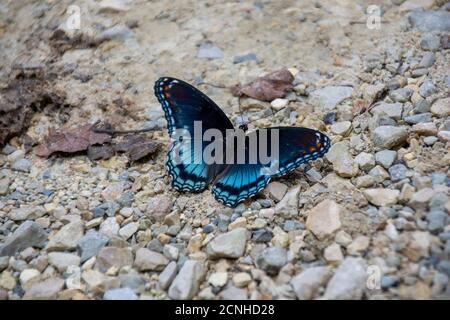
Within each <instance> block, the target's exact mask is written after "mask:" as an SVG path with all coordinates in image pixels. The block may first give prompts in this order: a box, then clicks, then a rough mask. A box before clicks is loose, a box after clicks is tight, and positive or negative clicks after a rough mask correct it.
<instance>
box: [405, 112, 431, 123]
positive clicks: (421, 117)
mask: <svg viewBox="0 0 450 320" xmlns="http://www.w3.org/2000/svg"><path fill="white" fill-rule="evenodd" d="M430 121H431V113H429V112H425V113H420V114H413V115H411V116H406V117H405V122H406V123H409V124H417V123H423V122H430Z"/></svg>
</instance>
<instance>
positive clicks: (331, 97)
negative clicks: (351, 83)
mask: <svg viewBox="0 0 450 320" xmlns="http://www.w3.org/2000/svg"><path fill="white" fill-rule="evenodd" d="M352 94H353V88H352V87H346V86H327V87H324V88H319V89H316V90H314V91H313V92H311V94H310V99H311V100H312V104H313V105H314V106H317V107H319V108H323V109H325V111H330V110H332V109H334V108H335V107H336V106H337V105H338V104H339V103H341V102H342V101H344V100H345V99H347V98H349V97H351V96H352Z"/></svg>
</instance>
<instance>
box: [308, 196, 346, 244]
mask: <svg viewBox="0 0 450 320" xmlns="http://www.w3.org/2000/svg"><path fill="white" fill-rule="evenodd" d="M340 212H341V208H340V206H339V205H338V204H337V203H336V202H334V201H332V200H324V201H322V202H321V203H319V204H318V205H316V206H315V207H314V208H312V209H311V210H310V211H309V213H308V217H307V219H306V228H307V229H308V230H310V231H311V232H312V233H314V235H315V236H316V237H317V238H319V239H324V238H326V237H327V236H329V235H331V234H333V233H334V232H335V231H336V230H338V229H339V228H340V227H341V221H340V217H339V215H340Z"/></svg>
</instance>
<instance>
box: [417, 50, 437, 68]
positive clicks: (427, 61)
mask: <svg viewBox="0 0 450 320" xmlns="http://www.w3.org/2000/svg"><path fill="white" fill-rule="evenodd" d="M435 62H436V56H435V54H434V53H433V52H425V53H424V54H423V57H422V60H420V63H419V66H420V67H422V68H430V67H432V66H433V65H434V63H435Z"/></svg>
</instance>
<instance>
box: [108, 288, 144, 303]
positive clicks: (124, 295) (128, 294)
mask: <svg viewBox="0 0 450 320" xmlns="http://www.w3.org/2000/svg"><path fill="white" fill-rule="evenodd" d="M137 299H138V296H137V295H136V293H134V291H133V290H131V289H130V288H117V289H111V290H108V291H106V292H105V294H104V295H103V300H137Z"/></svg>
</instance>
